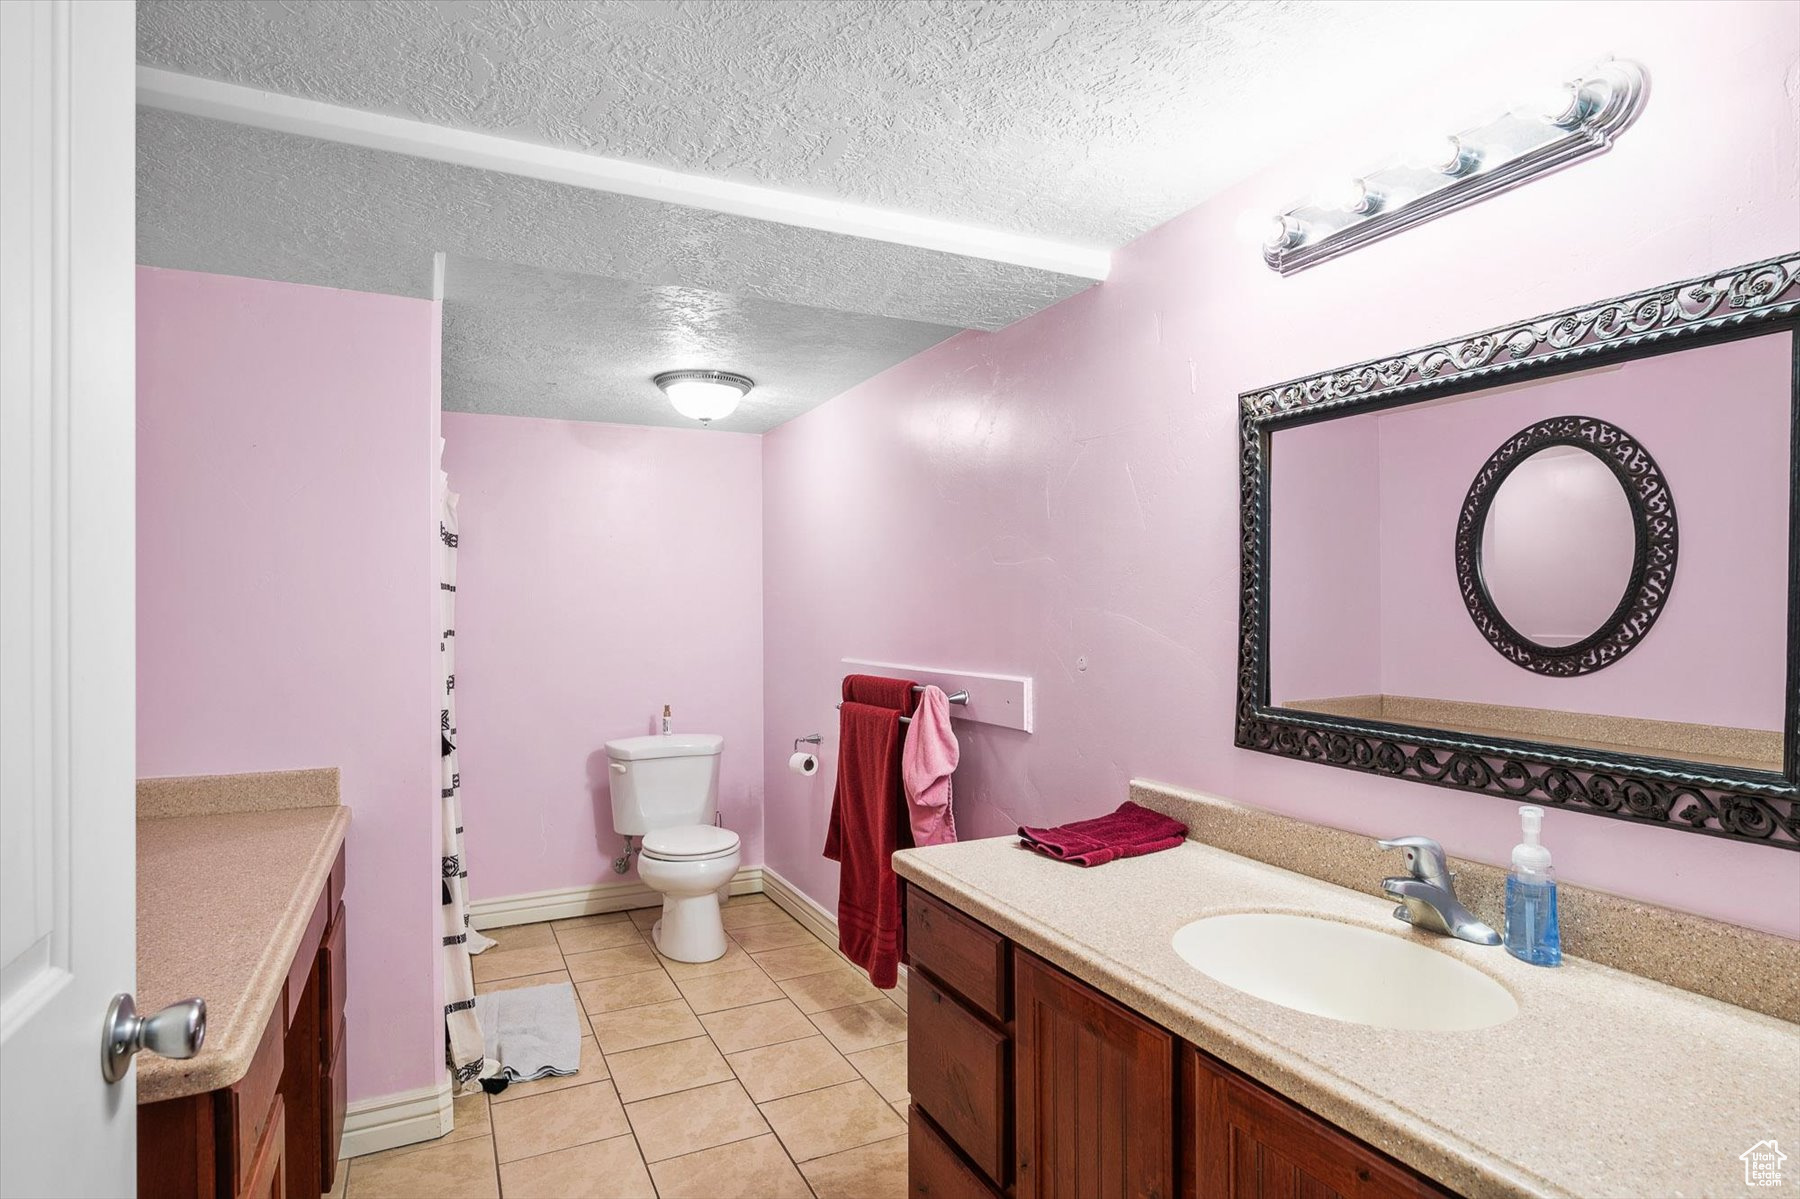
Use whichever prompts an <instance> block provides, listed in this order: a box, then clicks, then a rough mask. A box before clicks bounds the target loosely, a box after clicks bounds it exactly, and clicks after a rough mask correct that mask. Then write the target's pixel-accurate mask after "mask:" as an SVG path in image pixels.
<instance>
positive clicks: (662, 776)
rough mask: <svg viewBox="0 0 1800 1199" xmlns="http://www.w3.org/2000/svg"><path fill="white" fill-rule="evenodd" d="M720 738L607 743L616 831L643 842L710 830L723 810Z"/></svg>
mask: <svg viewBox="0 0 1800 1199" xmlns="http://www.w3.org/2000/svg"><path fill="white" fill-rule="evenodd" d="M724 746H725V738H723V737H721V736H718V735H717V734H715V733H672V734H670V735H669V736H667V737H622V738H620V739H619V740H617V741H608V742H607V743H606V756H607V758H608V759H609V760H608V763H607V768H608V769H607V774H608V777H609V778H610V779H611V782H612V808H613V831H615V832H617V833H621V834H623V835H625V836H631V837H641V836H643V835H644V834H645V833H647V832H650V831H652V830H654V829H659V828H670V827H672V826H674V825H678V824H711V823H712V822H713V817H714V815H716V814H717V812H718V810H719V751H720V750H721V749H723V748H724Z"/></svg>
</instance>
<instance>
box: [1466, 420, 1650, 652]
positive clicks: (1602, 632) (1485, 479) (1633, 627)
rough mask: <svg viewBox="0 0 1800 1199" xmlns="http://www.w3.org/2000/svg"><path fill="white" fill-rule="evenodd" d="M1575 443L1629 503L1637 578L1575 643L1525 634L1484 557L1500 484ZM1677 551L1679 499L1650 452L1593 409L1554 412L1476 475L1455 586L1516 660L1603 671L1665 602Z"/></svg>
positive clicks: (1484, 628) (1492, 638)
mask: <svg viewBox="0 0 1800 1199" xmlns="http://www.w3.org/2000/svg"><path fill="white" fill-rule="evenodd" d="M1555 446H1572V447H1574V448H1575V449H1578V450H1583V451H1585V452H1587V453H1589V454H1592V455H1593V456H1594V457H1595V458H1597V459H1599V460H1600V461H1601V462H1603V463H1605V464H1606V467H1607V469H1608V470H1610V471H1612V473H1613V477H1614V478H1616V479H1618V481H1619V486H1620V488H1622V489H1623V490H1624V492H1625V502H1626V504H1627V506H1629V507H1630V509H1631V527H1632V538H1633V541H1634V542H1635V545H1634V546H1633V548H1632V560H1631V575H1630V577H1629V578H1627V580H1626V582H1625V593H1624V594H1623V595H1621V596H1620V597H1619V603H1618V605H1617V606H1616V607H1615V608H1614V609H1613V610H1612V612H1611V613H1610V614H1609V615H1608V616H1607V618H1606V620H1605V621H1603V622H1602V623H1601V625H1600V627H1599V628H1597V629H1595V630H1594V631H1593V632H1592V633H1590V634H1589V635H1588V636H1586V637H1584V638H1582V639H1581V640H1580V641H1576V642H1573V643H1571V644H1569V645H1554V646H1553V645H1542V644H1540V643H1538V642H1536V641H1533V640H1531V639H1530V638H1529V637H1527V636H1525V635H1524V634H1523V633H1521V632H1519V631H1518V630H1517V629H1515V628H1514V627H1513V625H1512V622H1511V621H1509V620H1507V619H1506V617H1505V616H1504V615H1503V614H1502V613H1501V611H1500V608H1499V606H1498V605H1497V604H1495V603H1494V597H1493V596H1492V595H1491V594H1490V593H1489V592H1488V585H1487V572H1486V570H1485V569H1484V567H1483V564H1482V560H1481V542H1482V538H1483V537H1484V536H1485V535H1486V529H1487V515H1488V509H1489V508H1491V507H1492V506H1493V503H1494V496H1495V495H1496V494H1498V493H1499V491H1500V486H1501V484H1503V483H1505V482H1506V480H1507V479H1508V478H1509V477H1510V476H1511V475H1512V472H1513V471H1514V469H1516V468H1517V467H1518V466H1519V464H1520V463H1522V462H1524V461H1525V460H1526V459H1527V458H1529V457H1531V456H1532V455H1533V454H1536V453H1538V452H1539V451H1540V450H1547V449H1551V448H1553V447H1555ZM1678 548H1679V543H1678V538H1677V535H1676V523H1675V499H1674V497H1673V496H1672V495H1671V494H1670V493H1669V482H1668V480H1667V479H1666V478H1664V477H1663V473H1662V468H1661V467H1659V466H1657V465H1656V459H1654V458H1652V457H1651V456H1650V451H1649V450H1647V449H1645V448H1644V447H1643V446H1642V445H1640V444H1639V443H1638V440H1637V439H1636V438H1635V437H1633V436H1632V435H1631V434H1629V433H1627V432H1626V431H1625V430H1623V429H1621V428H1619V426H1617V425H1614V424H1608V423H1607V422H1606V421H1603V420H1597V419H1596V418H1594V417H1591V416H1553V417H1551V418H1550V419H1549V420H1543V421H1539V422H1537V423H1536V424H1535V425H1528V426H1527V427H1525V428H1523V429H1520V430H1519V431H1518V432H1517V433H1514V434H1513V435H1512V436H1511V437H1509V438H1507V439H1506V442H1505V444H1503V445H1502V446H1501V447H1500V448H1499V449H1497V450H1495V451H1494V453H1493V455H1492V456H1491V457H1490V458H1489V459H1488V460H1487V461H1486V462H1485V463H1483V464H1482V467H1481V469H1480V470H1479V471H1477V472H1476V473H1475V481H1474V482H1473V483H1471V484H1469V494H1468V497H1467V498H1466V499H1464V500H1463V506H1462V512H1461V513H1460V514H1459V515H1458V516H1457V520H1456V589H1457V591H1459V592H1460V593H1461V594H1462V599H1463V605H1464V606H1465V607H1467V608H1468V609H1469V617H1470V619H1472V620H1473V621H1474V622H1475V627H1476V628H1478V629H1480V630H1481V635H1482V636H1483V637H1486V638H1487V640H1488V644H1489V645H1491V646H1493V647H1494V649H1496V650H1497V651H1499V653H1500V656H1501V657H1503V658H1505V659H1506V660H1507V661H1508V662H1511V663H1512V664H1513V665H1515V666H1522V667H1524V668H1525V669H1526V670H1530V671H1533V672H1535V673H1537V674H1544V675H1550V676H1552V677H1555V678H1573V677H1574V676H1576V675H1582V674H1592V673H1593V672H1594V671H1596V670H1604V669H1605V668H1606V667H1608V666H1611V665H1612V664H1613V663H1614V662H1617V661H1618V660H1619V659H1620V658H1623V657H1624V656H1625V655H1626V654H1628V653H1630V652H1631V651H1632V649H1633V647H1635V646H1636V645H1637V644H1638V643H1639V642H1641V641H1643V639H1644V635H1645V634H1646V633H1648V632H1649V631H1650V626H1651V625H1653V624H1655V623H1656V618H1657V617H1658V616H1660V615H1661V614H1662V609H1663V604H1664V603H1666V602H1667V601H1668V598H1669V588H1670V587H1672V586H1673V585H1674V583H1675V559H1676V552H1677V549H1678Z"/></svg>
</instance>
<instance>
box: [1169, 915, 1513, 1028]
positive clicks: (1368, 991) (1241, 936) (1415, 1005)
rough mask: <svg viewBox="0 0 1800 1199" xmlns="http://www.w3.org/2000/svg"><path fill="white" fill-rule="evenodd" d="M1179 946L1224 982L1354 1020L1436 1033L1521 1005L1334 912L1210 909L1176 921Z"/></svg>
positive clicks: (1472, 972) (1508, 1014)
mask: <svg viewBox="0 0 1800 1199" xmlns="http://www.w3.org/2000/svg"><path fill="white" fill-rule="evenodd" d="M1174 946H1175V952H1176V953H1178V954H1180V955H1181V956H1182V957H1183V958H1184V959H1185V960H1186V961H1187V963H1188V965H1190V966H1192V967H1193V968H1194V969H1196V970H1198V971H1200V973H1202V974H1204V975H1207V976H1208V977H1210V978H1214V979H1217V980H1218V981H1219V982H1222V983H1224V984H1225V985H1226V986H1228V987H1234V988H1236V989H1237V990H1239V991H1244V992H1247V993H1248V994H1251V995H1254V996H1256V997H1257V998H1258V999H1266V1000H1268V1001H1269V1002H1270V1003H1279V1004H1280V1005H1281V1006H1283V1007H1289V1008H1293V1009H1294V1010H1296V1011H1301V1012H1310V1013H1311V1014H1313V1015H1315V1016H1329V1017H1330V1018H1332V1019H1333V1020H1345V1021H1348V1022H1350V1023H1352V1024H1369V1025H1373V1026H1375V1027H1376V1028H1405V1029H1416V1030H1419V1031H1433V1032H1440V1031H1455V1030H1463V1029H1471V1028H1487V1027H1489V1026H1490V1025H1494V1024H1504V1023H1505V1022H1506V1021H1508V1020H1511V1019H1512V1018H1513V1017H1514V1016H1516V1015H1518V1014H1519V1005H1518V1002H1517V1001H1516V1000H1514V999H1513V997H1512V994H1511V993H1510V992H1509V991H1507V989H1506V988H1505V987H1503V986H1501V985H1500V984H1499V983H1497V982H1495V981H1494V980H1493V979H1491V978H1489V977H1488V976H1487V975H1485V974H1483V973H1482V972H1481V971H1479V970H1477V969H1475V968H1474V967H1472V966H1466V965H1464V964H1463V963H1462V962H1459V961H1457V960H1456V959H1455V958H1453V957H1450V956H1449V955H1448V954H1443V953H1439V952H1438V951H1437V950H1435V949H1431V948H1428V947H1427V946H1424V945H1420V944H1418V943H1417V942H1414V941H1408V940H1404V939H1402V938H1400V937H1397V936H1394V935H1392V934H1390V933H1380V932H1376V931H1375V930H1374V929H1369V928H1360V927H1358V926H1356V925H1354V924H1341V923H1339V922H1337V921H1335V920H1320V919H1316V918H1314V917H1311V916H1294V915H1288V914H1286V913H1281V912H1244V913H1237V914H1233V915H1226V916H1208V917H1206V918H1205V919H1202V920H1196V921H1194V922H1193V923H1192V924H1188V925H1184V926H1182V927H1181V928H1179V929H1177V930H1176V932H1175V938H1174ZM1493 952H1495V953H1503V952H1505V951H1504V950H1500V949H1495V950H1494V951H1493Z"/></svg>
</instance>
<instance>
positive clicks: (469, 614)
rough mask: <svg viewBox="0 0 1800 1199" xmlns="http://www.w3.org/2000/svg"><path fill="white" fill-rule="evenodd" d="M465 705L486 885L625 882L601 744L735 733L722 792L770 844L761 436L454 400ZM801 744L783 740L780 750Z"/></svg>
mask: <svg viewBox="0 0 1800 1199" xmlns="http://www.w3.org/2000/svg"><path fill="white" fill-rule="evenodd" d="M443 421H444V439H445V449H444V466H445V469H446V470H447V471H448V472H449V475H450V486H451V488H452V489H453V490H454V491H456V492H457V493H458V495H460V496H461V497H462V498H461V500H460V501H459V503H458V507H457V518H458V524H459V527H460V529H461V544H460V546H459V547H458V549H459V554H458V557H457V595H456V598H457V621H456V623H457V631H456V641H457V646H456V649H457V680H456V682H457V692H456V698H457V704H458V710H457V724H458V726H459V727H460V728H461V730H462V742H461V744H460V745H459V746H458V750H459V751H460V752H459V754H458V758H459V764H460V767H461V770H462V782H463V825H464V828H465V829H466V830H467V844H468V850H469V858H470V871H469V885H470V891H471V894H472V895H473V897H474V898H476V899H484V898H489V897H493V896H498V895H518V894H522V893H526V892H532V891H545V890H551V889H555V888H561V887H577V886H588V885H591V884H594V883H603V882H613V881H616V879H617V878H618V876H617V875H615V874H613V873H612V868H611V861H612V859H613V858H614V857H615V856H617V854H618V852H619V848H620V844H621V840H620V838H619V837H618V836H617V835H616V834H615V833H614V832H613V826H612V807H611V804H612V797H611V793H610V791H609V790H608V789H607V782H606V780H607V778H608V771H607V769H606V756H605V751H604V749H603V748H602V746H603V743H604V742H606V741H608V740H610V739H612V738H615V737H635V736H639V735H642V734H644V733H648V732H651V731H653V726H654V722H655V720H656V717H657V716H658V715H659V714H660V713H661V712H662V706H663V704H665V703H668V704H672V705H674V708H675V727H676V728H677V729H680V730H682V731H684V732H713V733H720V734H723V735H724V737H725V753H724V758H723V760H722V761H721V763H720V811H721V815H722V817H723V819H724V822H725V824H726V825H727V826H728V827H730V828H733V829H736V830H737V831H738V833H739V835H740V836H742V838H743V845H744V849H743V855H744V862H745V864H746V865H753V864H760V863H761V862H762V792H763V752H764V738H763V723H762V692H763V673H762V619H763V593H762V451H761V447H760V444H759V441H758V439H757V438H756V437H754V436H750V435H747V434H741V433H717V432H711V431H706V430H700V429H694V430H687V429H652V428H641V427H634V426H630V425H604V424H595V423H592V422H586V421H556V420H535V419H528V418H524V417H512V416H479V415H473V414H469V413H458V412H446V413H445V414H444V417H443ZM786 757H787V755H786V754H785V753H784V754H782V755H781V758H782V760H783V761H784V762H785V761H786Z"/></svg>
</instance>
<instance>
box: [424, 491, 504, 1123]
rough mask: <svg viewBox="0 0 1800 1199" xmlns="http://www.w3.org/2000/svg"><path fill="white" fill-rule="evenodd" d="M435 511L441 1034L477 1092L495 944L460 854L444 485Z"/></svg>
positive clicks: (451, 573)
mask: <svg viewBox="0 0 1800 1199" xmlns="http://www.w3.org/2000/svg"><path fill="white" fill-rule="evenodd" d="M443 492H444V506H443V510H442V512H441V514H440V515H439V517H438V540H439V541H440V542H441V543H442V544H441V545H440V547H439V559H438V562H439V565H438V609H439V613H440V615H441V617H442V620H441V622H440V624H439V627H440V628H441V629H442V630H443V636H442V637H440V638H439V639H438V660H439V667H440V673H441V674H442V675H443V680H442V681H443V693H442V694H443V703H442V708H441V710H440V712H439V715H438V733H439V736H440V738H441V739H442V742H443V745H442V753H443V767H442V778H441V789H440V792H439V794H440V797H441V798H440V801H439V802H441V803H442V804H443V808H444V811H443V827H444V840H443V849H442V857H443V862H442V865H443V878H442V880H441V883H440V885H441V888H442V896H441V899H440V903H441V904H442V907H441V911H442V921H441V927H442V931H443V938H444V941H443V954H444V1032H445V1037H446V1041H447V1046H448V1049H447V1054H448V1059H449V1063H450V1069H451V1071H452V1072H453V1074H454V1077H455V1080H456V1091H457V1093H458V1094H462V1093H466V1092H472V1091H478V1090H480V1089H481V1088H480V1084H479V1082H478V1080H479V1079H482V1078H485V1077H487V1076H489V1075H492V1074H497V1073H498V1072H499V1066H498V1063H494V1064H490V1063H488V1062H487V1061H486V1060H484V1057H483V1050H482V1041H481V1026H480V1024H479V1023H477V1022H476V1019H475V980H474V977H473V975H472V972H471V970H470V967H469V955H470V954H476V953H480V952H481V951H482V950H484V949H486V948H488V947H489V946H491V945H493V944H494V942H493V940H492V939H491V938H488V937H484V936H482V935H481V934H480V933H479V932H476V931H475V930H474V929H472V928H470V927H469V867H468V861H467V859H466V858H464V856H463V822H462V797H461V795H460V791H461V788H462V780H461V778H460V777H459V775H458V774H457V769H456V542H457V536H456V493H454V492H452V491H451V490H450V489H449V487H448V486H445V487H444V488H443Z"/></svg>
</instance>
